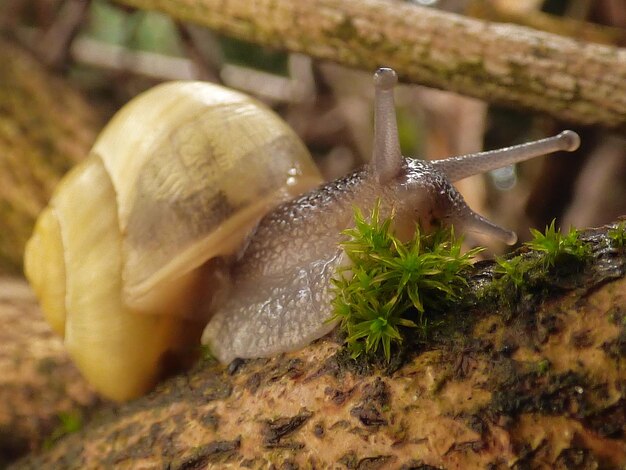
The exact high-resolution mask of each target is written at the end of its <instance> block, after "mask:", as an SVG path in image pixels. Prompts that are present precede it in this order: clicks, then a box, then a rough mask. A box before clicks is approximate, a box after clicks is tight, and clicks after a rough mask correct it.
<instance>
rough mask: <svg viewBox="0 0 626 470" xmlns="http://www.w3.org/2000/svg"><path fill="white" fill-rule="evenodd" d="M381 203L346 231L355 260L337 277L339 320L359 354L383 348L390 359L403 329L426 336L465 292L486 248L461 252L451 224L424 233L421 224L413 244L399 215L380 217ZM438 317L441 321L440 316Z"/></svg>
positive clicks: (350, 254) (347, 245) (346, 246)
mask: <svg viewBox="0 0 626 470" xmlns="http://www.w3.org/2000/svg"><path fill="white" fill-rule="evenodd" d="M379 209H380V204H379V203H377V204H376V205H375V207H374V209H373V210H372V213H371V214H370V216H369V219H368V220H366V218H365V217H364V216H363V214H362V213H361V212H360V211H359V210H358V209H357V210H356V211H355V216H354V219H355V226H354V228H350V229H348V230H345V231H344V232H343V233H344V235H346V236H347V237H348V239H347V240H346V241H345V242H343V243H342V247H343V249H344V251H345V253H346V255H347V257H348V258H349V260H350V261H351V265H349V266H343V267H340V268H339V270H338V275H337V277H336V278H335V279H334V280H333V283H334V290H335V298H334V301H333V308H334V316H333V318H332V319H333V320H339V324H340V328H342V329H343V330H344V331H345V332H346V334H347V338H346V343H347V345H348V348H349V350H350V352H351V354H352V356H353V357H357V356H359V355H360V354H361V353H363V352H366V353H370V352H372V353H376V352H378V351H379V350H381V349H382V351H383V353H384V356H385V358H386V360H387V361H389V360H390V359H391V348H392V345H393V344H399V343H401V342H402V341H403V336H402V334H401V328H402V327H404V328H416V329H417V331H418V334H420V335H421V336H425V335H426V333H427V330H428V327H429V325H430V324H431V323H432V320H433V319H434V318H435V313H436V312H438V311H442V310H443V309H445V308H446V307H447V306H449V305H450V304H451V303H452V302H454V301H456V300H458V299H459V297H460V293H461V291H462V289H463V288H464V287H466V286H467V281H466V278H465V276H464V274H463V273H464V271H465V270H466V269H467V268H468V267H469V266H471V264H472V258H473V257H474V255H475V254H476V253H477V252H478V251H480V249H474V250H470V251H468V252H466V253H462V252H461V239H457V238H456V237H455V236H454V232H453V230H451V229H438V230H436V231H435V232H433V233H432V234H428V235H426V234H423V233H422V231H421V230H420V228H419V226H417V227H416V229H415V235H414V237H413V239H412V240H410V241H409V242H407V243H403V242H401V241H400V240H399V239H398V238H396V237H395V236H394V234H393V233H392V231H391V226H392V223H393V215H392V216H391V217H390V218H388V219H386V220H381V218H380V211H379ZM435 322H436V320H435Z"/></svg>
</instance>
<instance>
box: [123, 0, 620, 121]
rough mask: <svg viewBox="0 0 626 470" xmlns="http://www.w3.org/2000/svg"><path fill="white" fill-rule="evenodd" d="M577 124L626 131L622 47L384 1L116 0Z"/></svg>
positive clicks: (249, 39)
mask: <svg viewBox="0 0 626 470" xmlns="http://www.w3.org/2000/svg"><path fill="white" fill-rule="evenodd" d="M116 1H117V2H119V3H123V4H125V5H130V6H134V7H138V8H143V9H153V10H158V11H162V12H165V13H167V14H169V15H171V16H172V17H173V18H176V19H179V20H183V21H189V22H193V23H198V24H201V25H204V26H207V27H209V28H211V29H214V30H216V31H218V32H220V33H223V34H226V35H229V36H234V37H237V38H240V39H243V40H246V41H251V42H254V43H257V44H261V45H266V46H270V47H274V48H278V49H284V50H287V51H294V52H303V53H305V54H308V55H310V56H312V57H315V58H317V59H326V60H332V61H335V62H338V63H341V64H344V65H348V66H351V67H358V68H362V69H366V70H374V69H375V68H376V67H378V66H381V65H385V66H388V67H393V68H394V69H396V70H397V71H398V72H399V74H400V76H401V78H402V79H404V80H406V81H408V82H415V83H420V84H423V85H428V86H433V87H437V88H443V89H446V90H451V91H456V92H459V93H461V94H464V95H468V96H473V97H476V98H480V99H484V100H486V101H489V102H490V103H497V104H503V105H508V106H511V107H516V108H524V109H529V110H535V111H540V112H544V113H548V114H551V115H553V116H555V117H557V118H559V119H562V120H566V121H572V122H574V123H578V124H600V125H603V126H609V127H617V128H620V129H621V130H623V129H626V50H624V49H620V48H616V47H611V46H605V45H599V44H591V43H584V42H580V41H576V40H573V39H569V38H564V37H560V36H556V35H553V34H549V33H543V32H539V31H535V30H532V29H529V28H525V27H521V26H515V25H508V24H498V23H489V22H484V21H480V20H475V19H469V18H465V17H462V16H458V15H454V14H450V13H444V12H440V11H437V10H434V9H429V8H424V7H418V6H416V5H412V4H410V3H407V2H390V1H383V0H310V1H306V2H294V1H291V0H259V1H254V2H250V1H248V0H116Z"/></svg>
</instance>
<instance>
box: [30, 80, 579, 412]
mask: <svg viewBox="0 0 626 470" xmlns="http://www.w3.org/2000/svg"><path fill="white" fill-rule="evenodd" d="M396 80H397V79H396V76H395V72H393V71H392V70H391V69H380V70H379V71H378V72H377V73H376V75H375V79H374V83H375V89H376V101H375V116H376V119H375V121H376V122H375V145H374V155H373V158H372V161H371V163H370V164H369V165H367V166H366V167H364V168H362V169H360V170H357V171H356V172H354V173H353V174H351V175H348V176H346V177H344V178H341V179H339V180H337V181H333V182H330V183H326V184H323V185H318V183H319V181H320V180H319V175H318V174H317V171H316V170H315V168H314V167H313V164H312V163H311V160H310V158H309V156H308V153H307V152H306V150H304V147H303V145H302V144H301V143H300V141H299V140H297V138H295V136H293V135H292V134H293V133H292V132H291V131H290V130H288V128H287V129H285V128H286V127H287V126H286V125H285V124H283V123H282V121H280V120H279V119H278V118H277V117H275V116H274V115H273V114H271V113H270V112H269V111H268V110H266V109H265V108H263V107H262V106H260V105H258V104H256V103H255V102H252V103H253V104H252V105H249V102H248V101H246V100H249V99H248V98H247V97H244V96H243V95H240V94H239V93H235V92H232V91H229V90H225V89H224V88H221V87H215V86H211V85H207V86H209V88H210V90H209V89H206V90H207V91H206V94H207V96H204V97H203V98H197V96H196V94H197V93H201V94H202V93H204V92H200V91H199V87H200V84H197V83H196V84H185V83H178V84H176V83H174V84H169V85H162V86H161V87H157V89H156V90H157V91H150V92H148V93H147V94H145V95H143V96H142V97H139V98H136V99H135V100H133V102H131V104H130V105H127V107H125V108H124V109H123V110H122V111H121V112H120V113H119V114H118V115H116V117H115V118H114V119H113V121H112V122H111V124H109V126H107V128H106V129H105V131H104V132H103V134H102V136H101V137H100V139H99V140H98V142H97V143H96V144H95V146H94V150H93V151H92V155H91V156H90V157H89V158H88V159H87V161H86V162H85V163H84V164H83V165H81V167H80V168H77V169H75V170H74V171H72V172H71V174H70V175H68V177H67V179H66V180H65V181H64V182H63V183H62V184H61V186H60V188H59V189H58V191H57V192H56V193H55V196H54V197H53V199H52V201H51V203H50V206H49V207H48V208H47V209H45V210H44V212H43V213H42V215H41V217H40V219H39V221H38V223H37V227H36V229H35V233H34V235H33V238H32V240H31V242H29V245H28V247H27V253H26V258H25V270H26V273H27V276H28V277H29V279H30V281H31V284H32V285H33V287H34V290H35V292H36V293H37V295H38V296H39V298H40V300H41V303H42V307H43V309H44V311H45V312H46V315H47V317H48V318H49V320H50V322H51V323H52V324H53V326H54V327H55V329H57V330H59V331H61V332H62V333H64V334H65V341H66V344H67V345H68V349H69V351H70V354H71V355H72V356H73V357H74V359H75V361H76V362H77V363H78V365H79V368H80V369H81V370H82V371H83V373H84V375H85V376H86V377H87V378H88V380H90V381H91V382H92V383H93V384H94V385H95V386H96V388H98V389H99V390H100V392H101V393H103V394H104V395H106V396H109V397H111V398H115V399H118V400H123V399H128V398H132V397H134V396H137V395H139V394H141V393H144V392H145V391H146V390H148V389H149V388H150V387H151V386H152V385H153V384H154V381H155V380H156V378H157V377H158V371H159V361H160V360H161V358H162V357H163V355H164V354H166V353H168V352H171V351H176V350H178V349H184V348H185V345H189V344H190V343H191V344H196V342H197V341H198V337H199V335H200V332H201V329H202V325H204V324H205V323H206V322H207V320H208V323H206V327H205V329H204V332H203V333H202V342H203V343H204V344H207V345H208V346H209V347H210V349H211V352H212V353H213V354H214V355H215V356H216V357H217V358H218V359H219V360H220V361H222V362H228V361H230V360H232V359H234V358H248V357H259V356H269V355H272V354H276V353H278V352H282V351H289V350H294V349H297V348H299V347H302V346H304V345H305V344H307V343H308V342H310V341H312V340H314V339H316V338H319V337H321V336H323V335H324V334H325V333H327V332H328V331H330V330H331V329H332V328H333V327H334V325H333V324H332V323H329V322H328V321H327V320H328V318H329V317H330V314H331V312H330V304H331V292H330V280H331V278H332V276H333V274H334V272H335V269H336V267H337V265H338V264H340V263H344V262H345V260H344V258H343V255H342V250H341V249H340V247H339V245H338V243H339V242H340V241H341V231H342V230H344V229H345V228H348V227H349V226H350V225H351V223H352V214H353V210H354V207H359V208H361V209H362V210H364V211H366V212H367V211H369V210H371V207H373V205H374V203H375V201H377V200H380V201H381V211H382V212H383V215H385V214H389V213H391V211H392V210H393V211H394V212H395V214H396V217H395V222H394V223H395V229H396V230H397V231H398V232H400V233H402V232H405V233H406V234H407V236H408V235H410V233H411V231H412V230H414V227H415V223H416V222H420V223H421V224H422V225H423V226H426V227H428V226H430V225H432V224H439V223H443V224H454V225H455V226H458V228H459V229H461V230H477V231H482V232H486V233H488V234H491V235H493V236H495V237H498V238H501V239H503V240H504V241H505V242H507V243H511V244H512V243H515V240H516V237H515V234H514V233H512V232H510V231H507V230H505V229H502V228H500V227H498V226H497V225H495V224H493V223H492V222H489V221H487V220H486V219H484V218H483V217H481V216H480V215H478V214H476V213H474V212H473V211H472V210H471V209H470V208H469V207H468V206H467V205H466V204H465V202H464V200H463V198H462V197H461V195H460V194H459V193H458V192H457V191H456V190H455V189H454V187H453V186H452V184H451V181H455V180H458V179H462V178H464V177H466V176H470V175H472V174H476V173H482V172H485V171H488V170H492V169H495V168H499V167H502V166H506V165H509V164H512V163H515V162H518V161H523V160H526V159H529V158H533V157H535V156H539V155H542V154H545V153H549V152H554V151H557V150H574V149H575V148H576V147H577V146H578V136H577V135H576V134H575V133H573V132H571V131H565V132H563V133H561V134H559V135H558V136H555V137H551V138H548V139H543V140H541V141H537V142H533V143H529V144H523V145H521V146H516V147H511V148H508V149H502V150H497V151H493V152H483V153H479V154H474V155H468V156H463V157H454V158H450V159H445V160H440V161H435V162H425V161H421V160H416V159H408V158H404V157H402V155H401V153H400V148H399V143H398V135H397V128H396V121H395V109H394V103H393V87H394V86H395V83H396ZM187 86H189V87H191V88H194V89H193V90H191V89H190V90H187V89H186V87H187ZM167 87H171V88H169V89H168V88H167ZM182 88H184V89H185V91H184V92H182V91H181V89H182ZM200 88H201V87H200ZM187 93H188V95H189V96H188V95H187ZM172 94H173V95H175V96H174V97H171V96H170V95H172ZM179 94H182V96H186V98H184V99H182V98H181V96H180V95H179ZM209 95H210V96H209ZM231 95H234V96H235V97H236V98H232V99H233V100H235V101H234V102H233V103H230V101H228V100H229V99H231V98H228V99H227V98H224V97H222V98H217V96H229V97H230V96H231ZM187 99H189V100H191V101H193V102H194V103H195V104H193V105H190V108H191V110H190V109H186V110H185V109H181V110H180V111H179V112H176V113H171V111H170V106H174V107H176V106H183V104H182V103H184V102H185V100H187ZM168 100H169V101H168ZM224 100H225V101H227V102H228V103H230V104H228V105H226V104H224V102H225V101H224ZM197 101H200V102H201V104H198V103H197ZM161 102H169V103H171V104H170V105H162V104H161ZM242 103H244V104H242ZM152 106H154V107H155V109H152V108H151V107H152ZM250 106H251V109H254V110H255V111H251V110H248V111H246V112H243V111H242V109H243V108H245V107H248V108H249V107H250ZM144 107H145V109H142V108H144ZM183 107H184V106H183ZM246 109H247V108H246ZM200 110H203V111H200ZM259 110H260V111H259ZM203 113H208V114H217V115H219V116H220V119H222V120H223V121H224V122H225V123H222V125H221V127H220V126H217V127H218V128H219V132H220V135H219V136H217V135H216V134H217V133H218V130H216V129H211V131H210V132H207V128H208V127H207V124H201V123H202V122H214V119H215V118H207V117H204V116H205V115H204V114H203ZM254 113H260V114H261V115H262V116H263V118H262V119H261V118H259V119H257V120H256V121H255V120H254V119H256V118H254V116H252V115H254ZM233 114H234V115H237V116H238V117H239V118H241V119H242V120H243V121H244V123H242V124H234V122H236V118H235V117H233V116H231V115H233ZM251 116H252V117H251ZM268 116H269V117H268ZM203 119H204V121H203ZM268 119H269V120H270V121H272V123H273V124H267V123H266V120H268ZM274 120H277V121H274ZM146 122H147V123H148V124H146ZM181 123H187V124H181ZM155 126H156V128H155ZM260 127H261V128H262V129H263V130H262V131H259V128H260ZM199 131H204V132H205V133H206V134H207V135H208V136H209V137H206V138H205V137H202V136H201V135H198V132H199ZM200 134H202V132H200ZM257 134H258V135H259V136H261V137H259V138H258V140H257V141H255V140H254V139H252V137H251V135H257ZM129 136H131V137H130V138H129ZM287 136H288V137H287ZM150 139H154V142H152V143H151V142H150ZM203 139H204V140H203ZM220 139H221V142H222V143H220V144H217V143H216V142H217V141H220ZM146 140H147V141H146ZM198 142H204V143H201V144H199V143H198ZM241 142H247V143H248V147H246V150H245V151H243V150H241V149H239V147H240V146H241V145H243V144H241ZM233 150H235V152H234V154H235V155H240V157H236V156H228V155H230V153H229V152H232V151H233ZM107 152H112V156H110V157H107V156H105V153H107ZM270 169H271V170H270ZM229 172H230V173H229ZM268 172H269V173H268ZM229 174H230V175H231V176H227V175H229ZM232 175H235V176H234V177H233V176H232ZM266 175H268V176H266ZM229 178H233V179H229ZM250 178H252V179H250ZM267 179H270V180H272V181H273V182H272V183H271V184H269V183H268V181H267ZM101 180H104V182H103V183H101ZM207 180H208V182H209V183H210V184H207ZM307 190H308V192H305V191H307ZM240 191H241V192H240ZM88 193H93V194H88ZM302 193H304V194H302ZM77 194H79V195H82V194H88V195H89V198H90V199H89V202H88V201H87V200H84V199H80V197H79V196H77ZM298 194H300V195H298ZM81 197H82V196H81ZM105 199H106V201H105ZM235 201H236V202H235ZM88 206H89V207H88ZM96 208H97V210H98V215H97V217H94V214H93V211H94V210H96ZM100 211H102V213H101V212H100ZM72 214H74V215H72ZM72 217H74V218H76V219H77V220H78V222H69V221H68V222H67V223H68V224H69V226H70V227H74V228H64V224H65V223H66V219H70V218H72ZM87 221H88V222H87ZM72 223H75V224H76V225H72ZM105 226H106V227H109V228H108V229H107V228H105ZM110 227H114V228H116V230H115V234H108V232H109V231H112V230H111V228H110ZM87 232H90V233H91V232H93V233H92V234H90V235H87ZM104 233H106V234H107V235H106V236H104V235H103V234H104ZM153 237H154V238H153ZM72 243H74V244H75V245H76V246H75V247H74V248H70V247H69V244H72ZM59 250H61V253H62V254H59ZM115 250H117V251H115ZM114 251H115V254H114V255H113V254H112V253H113V252H114ZM81 253H82V254H81ZM109 276H111V278H109ZM79 278H80V279H79ZM51 279H56V280H64V282H65V279H66V280H67V281H66V282H65V283H64V284H63V286H65V287H63V286H60V284H54V283H51ZM59 283H60V281H59ZM92 296H95V304H96V307H97V308H95V309H93V308H92V307H91V306H90V303H92V302H93V301H92V300H91V297H92ZM55 312H61V313H59V314H57V313H55ZM88 312H92V313H88ZM92 315H93V317H94V318H92ZM113 318H114V319H113ZM81 335H82V336H81ZM79 337H80V338H81V339H80V340H79ZM83 337H84V338H86V339H82V338H83ZM144 339H146V343H145V344H146V345H145V346H143V345H140V344H143V343H141V341H143V340H144ZM94 344H99V345H100V346H99V347H98V348H94V346H93V345H94ZM111 350H114V352H113V353H112V352H111ZM129 350H132V353H133V354H135V356H133V357H132V358H130V359H129V358H127V357H126V355H127V354H130V353H129V352H128V351H129ZM144 350H145V351H144ZM81 354H82V355H81ZM83 355H84V356H83ZM94 364H95V366H94ZM131 366H132V367H131ZM93 371H95V372H93ZM130 376H132V380H128V378H127V377H130ZM130 382H132V383H130ZM111 383H115V385H111ZM129 383H130V384H129Z"/></svg>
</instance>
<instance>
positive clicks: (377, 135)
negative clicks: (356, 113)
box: [372, 68, 404, 183]
mask: <svg viewBox="0 0 626 470" xmlns="http://www.w3.org/2000/svg"><path fill="white" fill-rule="evenodd" d="M397 82H398V77H397V75H396V72H394V71H393V70H392V69H388V68H380V69H378V70H377V71H376V73H375V74H374V87H375V89H376V92H375V102H374V155H373V156H372V166H373V168H374V174H375V175H376V178H377V179H378V181H379V182H380V183H385V182H387V181H390V180H392V179H393V178H394V177H396V176H397V175H398V174H399V173H400V171H401V170H402V164H403V161H404V159H403V158H402V154H401V153H400V138H399V137H398V124H397V122H396V109H395V104H394V100H393V89H394V87H395V85H396V83H397Z"/></svg>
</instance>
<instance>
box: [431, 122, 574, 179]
mask: <svg viewBox="0 0 626 470" xmlns="http://www.w3.org/2000/svg"><path fill="white" fill-rule="evenodd" d="M579 145H580V137H579V136H578V134H576V132H574V131H563V132H561V133H560V134H558V135H556V136H553V137H548V138H546V139H541V140H536V141H534V142H528V143H525V144H521V145H515V146H513V147H507V148H503V149H498V150H491V151H489V152H480V153H473V154H469V155H463V156H460V157H452V158H446V159H445V160H436V161H433V162H431V163H432V164H433V166H434V167H435V168H437V169H438V170H440V171H442V172H443V173H445V175H446V176H447V177H448V179H449V180H450V181H458V180H461V179H463V178H466V177H468V176H472V175H477V174H479V173H484V172H487V171H491V170H495V169H497V168H502V167H505V166H507V165H512V164H513V163H517V162H523V161H525V160H530V159H531V158H535V157H539V156H541V155H545V154H547V153H552V152H558V151H567V152H573V151H574V150H576V149H577V148H578V146H579Z"/></svg>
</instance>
